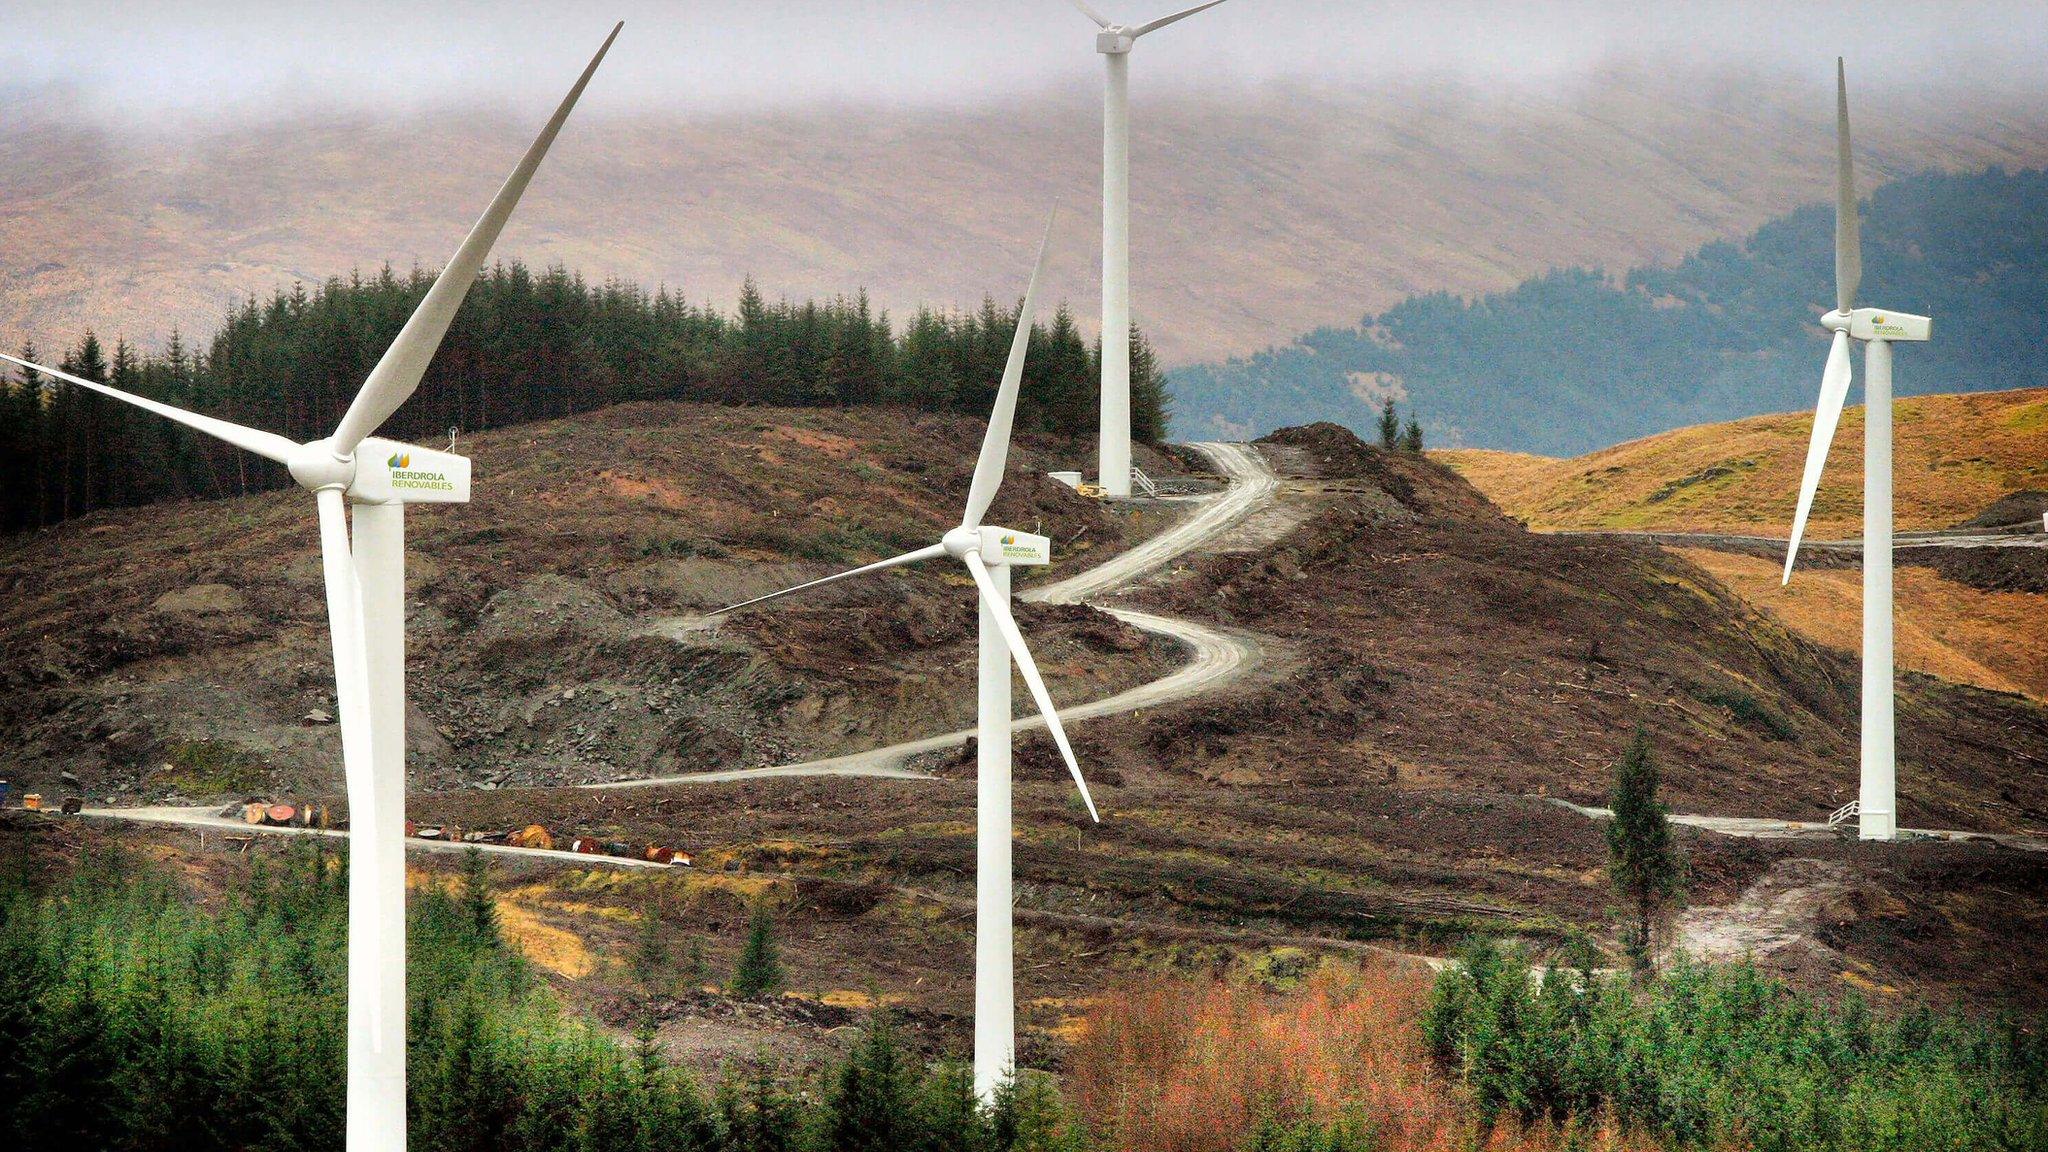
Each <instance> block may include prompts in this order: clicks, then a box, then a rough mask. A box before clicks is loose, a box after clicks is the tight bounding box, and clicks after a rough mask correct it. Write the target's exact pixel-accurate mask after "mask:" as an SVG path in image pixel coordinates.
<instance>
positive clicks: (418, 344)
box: [333, 24, 625, 456]
mask: <svg viewBox="0 0 2048 1152" xmlns="http://www.w3.org/2000/svg"><path fill="white" fill-rule="evenodd" d="M623 27H625V25H624V24H619V25H617V26H615V27H613V29H612V34H611V35H610V36H607V37H605V41H604V46H603V47H601V48H599V49H598V50H597V55H596V56H593V57H591V60H590V64H589V66H588V67H586V68H584V69H583V75H581V76H579V77H577V79H576V86H575V87H573V88H571V89H569V95H568V96H566V97H564V98H563V100H562V103H561V106H560V107H558V108H556V109H555V114H554V115H553V116H552V117H550V118H549V119H548V122H547V126H546V127H544V128H542V129H541V131H540V136H539V137H537V138H536V139H535V140H534V142H533V144H532V145H531V146H529V147H528V148H527V149H526V155H524V156H522V157H520V158H519V165H518V167H516V168H514V169H512V175H511V176H509V177H507V178H506V179H505V183H504V185H503V186H502V187H500V188H499V189H498V194H497V196H496V197H495V198H493V199H492V200H491V206H490V207H488V208H486V209H484V214H483V216H481V217H480V218H478V220H477V222H476V226H475V227H473V228H471V229H470V231H469V235H468V236H467V237H466V238H465V239H464V240H463V241H462V247H460V248H457V249H456V250H455V255H454V256H452V257H450V258H449V260H448V265H447V267H445V268H443V269H441V274H440V275H439V276H438V277H436V278H435V279H434V286H433V287H432V288H429V289H428V290H427V296H426V299H424V300H421V301H420V306H419V308H418V309H417V310H415V311H414V312H413V314H412V316H411V317H410V318H409V319H407V320H406V322H405V327H404V328H403V329H401V330H400V331H399V333H398V339H396V340H393V341H392V342H391V347H389V348H387V349H385V350H384V356H383V358H382V359H381V360H379V361H377V366H376V367H375V368H373V369H371V370H370V376H369V379H367V380H365V381H363V387H362V390H361V391H359V392H357V393H356V398H355V401H354V403H352V404H350V405H349V408H348V412H347V413H346V414H345V415H343V416H342V418H341V423H340V425H338V426H337V427H336V428H335V430H334V439H333V446H334V454H335V455H336V456H347V455H349V454H350V453H352V452H354V451H355V450H356V445H357V444H360V443H362V440H363V437H365V436H368V435H370V434H371V433H372V432H375V431H376V430H377V428H378V426H379V425H381V424H383V423H384V421H386V420H388V419H390V418H391V414H392V413H393V412H396V411H398V408H399V406H400V405H402V404H404V403H405V402H406V400H407V399H409V398H410V397H411V396H412V394H413V390H414V389H416V388H418V387H419V386H420V377H422V376H424V375H425V374H426V371H427V365H428V364H429V363H431V362H432V361H433V359H434V352H435V351H436V350H437V349H439V348H440V347H441V338H442V337H443V336H446V335H447V334H448V325H449V324H451V323H453V322H454V320H455V313H456V310H457V309H459V308H461V307H462V300H463V297H465V296H467V295H469V288H470V285H471V284H474V283H475V282H476V276H477V272H478V271H479V270H481V269H482V268H483V264H484V258H485V257H486V256H489V255H490V252H491V245H492V244H495V243H497V240H498V233H500V232H502V231H504V228H505V221H506V220H507V219H508V218H509V217H510V216H511V215H512V209H513V208H515V207H517V206H518V204H519V197H520V196H521V195H522V194H523V193H525V191H526V185H527V183H528V182H529V181H531V180H532V179H533V173H534V170H535V169H537V168H539V167H540V162H541V158H542V157H544V156H546V155H547V152H548V148H549V146H550V145H552V144H553V143H554V142H555V135H556V134H557V133H559V132H560V131H561V130H562V122H563V121H565V120H567V119H568V118H569V111H570V109H572V108H574V107H576V100H577V98H578V97H580V96H582V95H583V88H584V86H585V85H586V84H589V83H590V77H591V74H592V73H594V72H596V71H597V66H598V64H600V63H601V62H603V60H604V54H605V53H606V52H609V51H610V50H611V46H612V41H614V40H616V39H618V38H619V29H620V28H623Z"/></svg>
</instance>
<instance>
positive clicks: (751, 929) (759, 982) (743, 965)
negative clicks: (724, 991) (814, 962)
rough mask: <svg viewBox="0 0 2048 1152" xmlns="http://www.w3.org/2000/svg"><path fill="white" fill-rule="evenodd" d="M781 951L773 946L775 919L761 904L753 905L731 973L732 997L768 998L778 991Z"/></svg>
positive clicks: (779, 986) (780, 987) (780, 975)
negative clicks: (744, 939) (741, 945)
mask: <svg viewBox="0 0 2048 1152" xmlns="http://www.w3.org/2000/svg"><path fill="white" fill-rule="evenodd" d="M781 953H782V950H781V949H780V948H778V947H777V946H776V943H775V917H774V914H772V913H771V912H769V911H768V905H767V904H766V903H765V902H758V903H756V904H755V905H754V913H753V917H752V919H751V921H750V922H749V923H748V925H747V942H746V945H745V946H744V947H742V948H741V949H740V959H739V963H738V964H736V965H734V967H733V973H732V993H733V995H735V996H772V995H774V994H775V993H777V992H780V991H782V980H783V973H782V954H781Z"/></svg>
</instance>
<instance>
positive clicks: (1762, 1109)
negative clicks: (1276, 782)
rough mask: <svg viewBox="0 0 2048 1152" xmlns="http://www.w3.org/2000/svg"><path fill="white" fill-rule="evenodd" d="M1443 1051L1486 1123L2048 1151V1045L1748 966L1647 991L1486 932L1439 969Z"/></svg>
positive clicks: (1427, 1028)
mask: <svg viewBox="0 0 2048 1152" xmlns="http://www.w3.org/2000/svg"><path fill="white" fill-rule="evenodd" d="M1424 1034H1425V1037H1426V1038H1427V1040H1428V1042H1429V1045H1430V1049H1431V1052H1432V1055H1433V1056H1434V1058H1435V1060H1436V1061H1437V1063H1438V1064H1439V1065H1440V1066H1441V1067H1442V1068H1443V1069H1445V1070H1446V1071H1447V1072H1449V1073H1450V1074H1452V1075H1453V1076H1456V1077H1458V1078H1460V1079H1461V1080H1462V1081H1463V1082H1464V1083H1465V1085H1466V1086H1467V1088H1468V1089H1469V1090H1470V1092H1471V1094H1472V1097H1473V1101H1474V1103H1475V1104H1476V1105H1477V1106H1478V1107H1479V1108H1480V1110H1481V1112H1482V1114H1483V1115H1485V1116H1486V1117H1489V1118H1496V1117H1498V1118H1507V1117H1514V1118H1519V1119H1522V1120H1536V1119H1542V1118H1547V1119H1550V1120H1554V1121H1563V1120H1565V1119H1567V1118H1569V1117H1591V1116H1595V1115H1598V1114H1602V1113H1605V1114H1608V1115H1610V1116H1611V1117H1612V1118H1613V1119H1615V1120H1617V1121H1619V1122H1620V1123H1622V1124H1624V1125H1626V1126H1629V1127H1633V1128H1637V1129H1641V1130H1644V1131H1647V1132H1650V1133H1652V1134H1654V1135H1655V1136H1657V1137H1659V1138H1660V1139H1661V1140H1663V1141H1666V1142H1668V1143H1670V1144H1672V1145H1674V1146H1677V1147H1707V1148H1744V1149H1756V1150H1759V1152H1769V1150H1777V1149H1784V1150H1791V1149H1799V1150H1801V1152H1832V1150H1835V1149H1840V1150H1842V1152H1850V1150H1856V1152H1889V1150H1898V1152H1906V1150H1909V1149H1910V1150H1916V1152H1917V1150H1921V1149H1935V1148H1941V1149H1966V1148H1967V1149H2011V1150H2013V1152H2019V1150H2021V1149H2041V1148H2048V1041H2044V1039H2043V1037H2042V1036H2041V1034H2040V1033H2039V1031H2038V1030H2029V1029H2026V1028H2022V1027H2020V1026H2018V1025H2017V1024H2015V1023H2013V1022H2011V1021H2001V1022H1998V1023H1994V1024H1982V1023H1975V1022H1971V1021H1967V1020H1964V1019H1962V1018H1959V1017H1942V1016H1935V1015H1932V1014H1929V1013H1927V1012H1926V1011H1924V1010H1922V1011H1915V1012H1912V1013H1909V1014H1907V1015H1904V1016H1901V1017H1898V1018H1896V1019H1880V1018H1878V1017H1875V1016H1873V1015H1872V1014H1871V1013H1870V1012H1869V1010H1868V1009H1866V1008H1865V1007H1864V1006H1863V1005H1862V1004H1861V1003H1860V1002H1857V1001H1854V1000H1851V1001H1849V1002H1847V1003H1845V1004H1843V1005H1841V1006H1838V1007H1831V1006H1828V1005H1825V1004H1822V1003H1819V1002H1817V1001H1815V1000H1813V999H1812V998H1810V997H1807V996H1804V995H1800V994H1798V993H1796V992H1793V991H1792V990H1790V989H1789V988H1787V987H1786V986H1785V985H1783V984H1781V983H1779V982H1777V981H1774V980H1770V979H1768V978H1766V977H1764V976H1762V975H1760V974H1758V972H1757V971H1756V970H1755V969H1754V968H1752V967H1750V966H1748V965H1742V966H1735V967H1705V966H1699V965H1691V964H1681V965H1679V966H1678V967H1676V968H1675V969H1674V970H1672V971H1671V972H1669V973H1668V974H1666V975H1665V976H1664V977H1662V978H1661V979H1659V980H1656V981H1654V982H1652V983H1650V984H1649V985H1647V986H1644V987H1642V988H1636V987H1632V986H1631V985H1630V984H1629V982H1628V981H1626V980H1624V979H1620V978H1610V977H1606V976H1601V975H1598V974H1589V973H1586V972H1575V971H1567V970H1562V969H1552V970H1551V971H1549V972H1547V973H1545V975H1544V976H1543V978H1542V979H1541V980H1537V979H1535V978H1534V977H1533V975H1532V972H1531V970H1530V967H1529V964H1528V962H1527V961H1526V960H1525V959H1524V958H1523V957H1522V956H1521V955H1520V954H1519V953H1515V952H1501V951H1499V950H1498V949H1496V948H1495V947H1493V946H1492V945H1490V944H1487V943H1484V942H1481V943H1479V944H1476V945H1474V946H1473V947H1472V948H1471V949H1470V950H1469V951H1468V952H1467V954H1466V956H1465V958H1464V963H1463V965H1462V966H1460V967H1456V968H1452V969H1448V970H1446V971H1445V972H1444V974H1443V975H1442V976H1441V977H1439V978H1438V980H1437V985H1436V990H1435V994H1434V998H1433V1000H1432V1003H1431V1005H1430V1008H1429V1012H1428V1015H1427V1016H1426V1018H1425V1020H1424Z"/></svg>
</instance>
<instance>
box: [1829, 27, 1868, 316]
mask: <svg viewBox="0 0 2048 1152" xmlns="http://www.w3.org/2000/svg"><path fill="white" fill-rule="evenodd" d="M1862 286H1863V239H1862V236H1861V234H1860V230H1859V229H1858V227H1857V223H1856V166H1855V164H1854V162H1853V161H1852V160H1851V159H1850V156H1849V74H1848V71H1847V70H1846V69H1845V68H1844V67H1843V66H1842V58H1841V57H1839V56H1837V57H1835V307H1837V308H1839V309H1841V310H1842V311H1844V312H1847V311H1848V310H1849V309H1851V308H1854V307H1855V306H1856V290H1857V289H1858V288H1860V287H1862Z"/></svg>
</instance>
